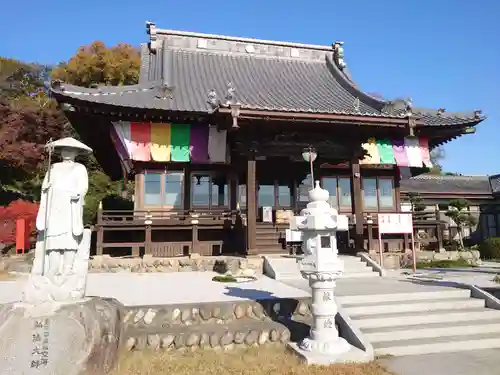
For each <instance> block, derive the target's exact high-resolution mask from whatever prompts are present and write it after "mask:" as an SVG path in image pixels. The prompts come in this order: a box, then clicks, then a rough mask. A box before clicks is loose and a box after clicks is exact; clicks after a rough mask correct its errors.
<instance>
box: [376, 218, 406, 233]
mask: <svg viewBox="0 0 500 375" xmlns="http://www.w3.org/2000/svg"><path fill="white" fill-rule="evenodd" d="M378 231H379V233H380V234H400V233H413V219H412V215H411V214H378Z"/></svg>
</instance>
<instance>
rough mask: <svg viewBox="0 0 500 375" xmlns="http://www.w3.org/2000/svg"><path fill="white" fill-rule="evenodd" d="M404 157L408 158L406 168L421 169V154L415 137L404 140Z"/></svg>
mask: <svg viewBox="0 0 500 375" xmlns="http://www.w3.org/2000/svg"><path fill="white" fill-rule="evenodd" d="M405 149H406V156H407V157H408V166H409V167H416V168H422V166H423V165H422V154H421V152H420V145H419V143H418V138H417V137H406V138H405Z"/></svg>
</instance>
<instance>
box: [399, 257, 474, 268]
mask: <svg viewBox="0 0 500 375" xmlns="http://www.w3.org/2000/svg"><path fill="white" fill-rule="evenodd" d="M473 267H477V266H475V265H473V264H469V263H467V262H466V261H465V260H463V259H459V260H432V261H430V262H419V263H417V269H419V270H421V269H426V268H473ZM408 268H411V266H410V267H408Z"/></svg>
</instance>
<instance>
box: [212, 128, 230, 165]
mask: <svg viewBox="0 0 500 375" xmlns="http://www.w3.org/2000/svg"><path fill="white" fill-rule="evenodd" d="M226 138H227V131H226V130H219V129H217V126H210V127H209V129H208V157H209V158H210V161H211V162H212V163H225V162H226V157H227V155H226Z"/></svg>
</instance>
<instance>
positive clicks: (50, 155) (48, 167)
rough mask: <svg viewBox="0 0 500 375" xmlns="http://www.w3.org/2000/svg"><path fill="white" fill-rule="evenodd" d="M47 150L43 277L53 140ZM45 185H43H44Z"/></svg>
mask: <svg viewBox="0 0 500 375" xmlns="http://www.w3.org/2000/svg"><path fill="white" fill-rule="evenodd" d="M45 148H46V149H47V151H48V152H49V159H48V166H47V192H46V193H45V217H44V226H43V231H44V233H43V249H42V275H44V274H45V253H46V249H47V224H48V221H49V195H50V194H49V189H50V167H51V163H52V152H53V151H54V146H53V145H52V138H50V139H49V141H48V142H47V144H46V145H45ZM42 185H43V183H42Z"/></svg>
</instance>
